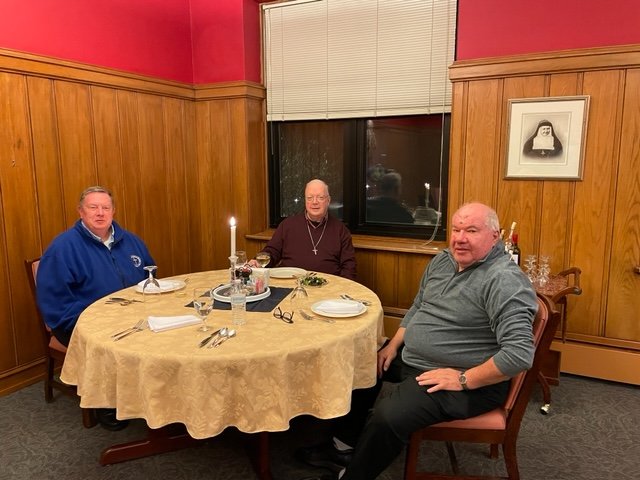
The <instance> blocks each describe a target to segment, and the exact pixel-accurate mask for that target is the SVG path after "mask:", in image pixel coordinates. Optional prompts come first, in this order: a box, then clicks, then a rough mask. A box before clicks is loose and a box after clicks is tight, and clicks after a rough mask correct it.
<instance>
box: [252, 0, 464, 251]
mask: <svg viewBox="0 0 640 480" xmlns="http://www.w3.org/2000/svg"><path fill="white" fill-rule="evenodd" d="M456 7H457V2H456V1H455V0H291V1H289V2H280V3H273V4H267V5H262V9H263V28H264V29H263V45H264V55H263V57H264V65H263V66H264V75H265V84H266V87H267V119H268V121H269V139H270V142H269V143H270V145H269V151H270V196H271V221H272V225H275V224H276V223H278V222H279V220H281V219H282V218H284V217H286V216H289V215H291V214H293V213H297V212H299V211H302V210H303V209H304V201H303V198H302V196H303V192H304V185H305V183H306V182H307V181H308V180H310V179H312V178H316V177H317V178H321V179H323V180H325V181H326V182H327V184H329V186H330V190H331V197H332V199H331V200H332V201H331V207H330V210H331V211H332V213H333V214H334V215H336V216H338V217H339V218H342V219H343V221H345V223H347V224H348V226H349V227H350V229H351V230H352V232H362V233H371V234H382V235H384V234H390V235H404V236H414V237H424V236H426V235H429V236H430V235H435V238H444V234H443V233H442V229H441V228H440V227H441V226H442V225H440V222H441V219H445V218H446V205H445V203H446V201H445V200H446V183H447V179H446V174H447V169H448V144H449V125H450V121H449V116H450V115H449V113H448V112H450V108H451V84H450V82H449V80H448V66H449V65H450V64H451V62H452V61H453V54H454V49H455V18H456Z"/></svg>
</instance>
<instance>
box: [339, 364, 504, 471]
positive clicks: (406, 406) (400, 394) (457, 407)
mask: <svg viewBox="0 0 640 480" xmlns="http://www.w3.org/2000/svg"><path fill="white" fill-rule="evenodd" d="M400 357H401V354H400V352H399V354H398V356H397V357H396V359H395V360H394V361H393V362H392V364H391V366H390V368H389V370H388V371H387V372H385V374H384V375H383V377H382V378H381V379H379V380H378V382H377V384H376V386H374V387H371V388H369V389H365V390H355V391H354V392H353V396H352V405H351V411H350V412H349V413H348V414H347V415H346V416H345V417H342V418H341V419H339V421H338V423H337V429H336V436H337V437H338V438H339V439H340V440H342V441H344V442H345V443H348V444H350V445H355V446H356V447H355V451H354V454H353V459H352V461H351V463H350V464H349V466H348V467H347V471H346V472H345V474H344V475H343V477H342V480H374V479H375V478H376V477H377V476H378V475H379V474H380V473H382V472H383V471H384V470H385V469H386V468H387V467H388V466H389V465H390V464H391V462H392V461H393V460H394V459H395V458H396V457H397V456H398V455H399V454H400V452H401V451H402V449H403V448H404V447H405V445H407V443H408V442H409V437H410V436H411V434H412V433H413V432H415V431H416V430H419V429H421V428H423V427H426V426H429V425H433V424H435V423H439V422H443V421H447V420H454V419H460V418H468V417H473V416H476V415H480V414H481V413H485V412H488V411H490V410H493V409H494V408H497V407H499V406H500V405H502V404H503V403H504V401H505V400H506V398H507V394H508V392H509V381H505V382H501V383H498V384H495V385H488V386H486V387H482V388H478V389H474V390H468V391H466V390H463V391H447V390H440V391H438V392H434V393H427V392H426V390H427V388H428V387H426V386H420V385H418V382H417V381H416V379H415V377H417V376H418V375H419V374H421V373H422V371H421V370H418V369H416V368H413V367H410V366H409V365H407V364H405V363H404V362H402V360H401V358H400ZM385 381H386V382H391V383H392V385H387V387H386V388H385V391H384V394H383V396H382V397H381V398H379V399H378V402H377V403H375V402H376V398H377V396H378V394H379V392H380V390H381V388H382V383H383V382H385ZM374 403H375V407H374V408H373V409H372V407H373V405H374Z"/></svg>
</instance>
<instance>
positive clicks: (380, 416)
mask: <svg viewBox="0 0 640 480" xmlns="http://www.w3.org/2000/svg"><path fill="white" fill-rule="evenodd" d="M451 225H452V226H451V234H450V241H449V248H448V249H446V250H445V251H443V252H442V253H441V254H439V255H437V256H436V257H434V258H433V260H432V261H431V262H430V263H429V265H428V266H427V268H426V270H425V272H424V274H423V277H422V280H421V282H420V289H419V291H418V294H417V295H416V297H415V299H414V301H413V305H412V306H411V308H410V309H409V311H408V312H407V314H406V315H405V317H404V319H403V320H402V322H401V324H400V328H399V329H398V331H397V333H396V334H395V335H394V336H393V338H392V339H391V340H390V341H389V342H388V343H387V344H386V345H385V346H384V347H383V348H382V349H381V350H380V351H379V352H378V376H379V378H380V381H378V384H377V385H376V386H375V387H372V388H371V389H367V390H360V391H358V390H356V391H354V393H353V399H352V409H351V411H350V412H349V414H348V415H346V416H345V417H342V418H341V419H339V421H338V423H337V425H336V429H335V436H334V439H333V443H328V444H324V445H321V446H317V447H311V448H305V449H301V450H299V451H298V452H297V454H298V457H299V458H300V459H301V460H303V461H305V462H307V463H309V464H310V465H314V466H321V467H326V468H329V469H330V470H332V473H331V474H326V475H320V476H315V477H308V479H307V480H313V479H317V480H334V479H337V478H341V479H342V480H373V479H375V478H376V477H377V476H378V475H379V474H380V473H381V472H382V471H384V469H385V468H386V467H387V466H388V465H389V464H390V463H391V462H392V461H393V460H394V458H395V457H396V456H397V455H398V454H399V453H400V452H401V451H402V449H403V448H404V446H405V445H406V444H407V442H408V441H409V437H410V435H411V433H413V432H414V431H416V430H419V429H420V428H423V427H426V426H428V425H432V424H435V423H438V422H442V421H447V420H453V419H459V418H468V417H473V416H476V415H480V414H481V413H484V412H487V411H490V410H492V409H494V408H496V407H499V406H500V405H502V404H503V403H504V401H505V399H506V396H507V393H508V390H509V379H510V378H511V377H513V376H515V375H516V374H517V373H519V372H520V371H522V370H526V369H528V368H530V367H531V364H532V362H533V355H534V344H533V334H532V325H533V319H534V317H535V314H536V312H537V301H536V295H535V291H534V290H533V287H532V286H531V282H529V280H528V279H527V277H526V276H525V275H524V274H523V272H522V271H521V270H520V268H519V267H518V265H516V264H515V263H514V262H513V261H511V260H510V257H509V255H508V254H507V253H505V251H504V246H503V244H502V242H501V241H500V233H499V232H500V226H499V222H498V216H497V215H496V213H495V211H493V210H492V209H491V208H490V207H488V206H486V205H484V204H481V203H469V204H466V205H463V206H462V207H461V208H460V209H459V210H458V211H457V212H456V213H454V215H453V217H452V222H451ZM382 381H388V382H392V383H393V385H391V386H390V388H389V390H388V391H387V392H386V394H385V395H384V398H380V399H379V401H378V402H377V404H376V405H375V408H374V409H373V410H370V409H371V407H372V406H373V404H374V402H375V399H376V397H377V394H378V393H379V391H380V388H381V386H382ZM353 445H355V448H354V449H351V448H350V446H353ZM344 467H346V469H345V468H344Z"/></svg>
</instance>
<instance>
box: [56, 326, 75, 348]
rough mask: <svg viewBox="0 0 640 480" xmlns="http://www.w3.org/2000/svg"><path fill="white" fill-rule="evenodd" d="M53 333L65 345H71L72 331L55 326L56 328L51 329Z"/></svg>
mask: <svg viewBox="0 0 640 480" xmlns="http://www.w3.org/2000/svg"><path fill="white" fill-rule="evenodd" d="M51 333H52V334H53V336H54V337H56V339H57V340H58V341H59V342H60V343H61V344H63V345H64V346H65V347H68V346H69V342H70V341H71V332H70V331H67V330H62V329H60V328H54V329H52V330H51Z"/></svg>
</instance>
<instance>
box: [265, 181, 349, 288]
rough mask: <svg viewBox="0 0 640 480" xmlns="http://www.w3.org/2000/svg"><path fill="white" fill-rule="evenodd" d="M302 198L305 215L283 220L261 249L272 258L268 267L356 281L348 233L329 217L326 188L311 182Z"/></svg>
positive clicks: (320, 182) (338, 221)
mask: <svg viewBox="0 0 640 480" xmlns="http://www.w3.org/2000/svg"><path fill="white" fill-rule="evenodd" d="M304 198H305V211H304V213H299V214H297V215H293V216H291V217H288V218H286V219H284V220H283V221H282V222H281V223H280V225H278V228H277V229H276V231H275V233H274V234H273V237H272V238H271V240H269V243H267V245H266V246H265V248H264V249H263V251H265V252H267V253H269V255H271V262H270V264H269V266H271V267H275V266H281V267H300V268H304V269H305V270H309V271H313V272H324V273H330V274H332V275H339V276H341V277H345V278H349V279H351V280H355V278H356V259H355V251H354V249H353V243H352V242H351V233H350V232H349V230H348V229H347V227H345V226H344V224H343V223H342V222H341V221H340V220H338V219H335V218H333V217H330V216H329V214H328V210H329V203H330V202H331V196H330V195H329V187H328V186H327V184H326V183H324V182H323V181H322V180H318V179H315V180H311V181H310V182H309V183H307V186H306V187H305V189H304ZM252 263H253V261H252Z"/></svg>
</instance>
